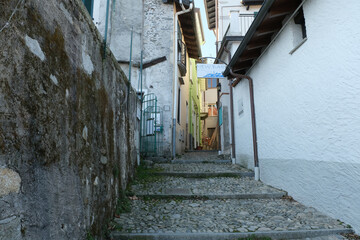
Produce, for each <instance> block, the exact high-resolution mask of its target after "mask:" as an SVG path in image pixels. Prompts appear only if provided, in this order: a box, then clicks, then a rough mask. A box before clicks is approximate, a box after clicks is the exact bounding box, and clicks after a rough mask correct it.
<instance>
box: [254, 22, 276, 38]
mask: <svg viewBox="0 0 360 240" xmlns="http://www.w3.org/2000/svg"><path fill="white" fill-rule="evenodd" d="M280 28H281V23H278V24H275V26H274V25H265V26H260V28H259V29H258V30H256V32H255V33H254V37H259V36H264V35H267V34H272V33H274V32H277V31H279V30H280Z"/></svg>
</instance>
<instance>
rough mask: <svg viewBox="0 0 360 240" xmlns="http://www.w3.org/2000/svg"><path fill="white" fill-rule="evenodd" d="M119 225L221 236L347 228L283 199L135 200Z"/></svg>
mask: <svg viewBox="0 0 360 240" xmlns="http://www.w3.org/2000/svg"><path fill="white" fill-rule="evenodd" d="M116 222H117V223H118V224H119V225H120V226H121V228H122V231H124V232H128V233H155V232H157V233H201V232H204V233H205V232H207V233H222V232H256V231H284V230H312V229H335V228H336V229H338V228H345V226H343V225H342V224H341V222H339V221H337V220H334V219H332V218H329V217H327V216H325V215H323V214H321V213H320V212H318V211H316V210H315V209H313V208H308V207H305V206H303V205H301V204H300V203H297V202H290V201H288V200H282V199H271V200H266V199H258V200H149V201H143V200H134V201H132V211H131V213H127V214H122V215H121V216H120V218H118V219H116Z"/></svg>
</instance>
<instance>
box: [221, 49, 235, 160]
mask: <svg viewBox="0 0 360 240" xmlns="http://www.w3.org/2000/svg"><path fill="white" fill-rule="evenodd" d="M224 50H225V52H227V53H228V61H229V62H230V61H231V52H230V50H229V49H227V48H226V47H225V46H224ZM229 86H230V119H231V125H230V126H231V160H232V162H233V163H235V160H236V153H235V127H234V97H233V88H232V86H231V82H230V83H229Z"/></svg>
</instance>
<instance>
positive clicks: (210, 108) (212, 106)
mask: <svg viewBox="0 0 360 240" xmlns="http://www.w3.org/2000/svg"><path fill="white" fill-rule="evenodd" d="M217 115H218V110H217V108H216V104H209V105H208V116H209V117H216V116H217Z"/></svg>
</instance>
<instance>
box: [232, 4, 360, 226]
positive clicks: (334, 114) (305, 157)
mask: <svg viewBox="0 0 360 240" xmlns="http://www.w3.org/2000/svg"><path fill="white" fill-rule="evenodd" d="M348 4H350V6H353V7H352V8H339V7H338V6H337V5H334V4H332V2H331V1H307V2H306V3H305V5H304V16H305V21H306V29H307V36H308V39H307V41H306V42H305V43H304V44H303V45H302V46H301V47H300V48H299V49H297V50H296V51H295V52H294V53H293V54H289V52H290V51H291V50H293V49H294V47H295V46H294V42H295V41H294V40H295V39H294V33H295V31H296V26H295V24H293V22H292V23H291V24H290V25H288V26H287V27H286V28H285V30H284V32H282V34H281V35H280V37H279V38H277V39H276V41H275V42H274V44H273V45H272V46H271V48H270V49H269V50H268V51H267V52H266V53H265V54H264V55H263V57H262V58H261V59H260V61H259V62H258V63H257V64H256V65H255V67H254V68H253V69H252V70H251V71H250V73H249V74H250V76H251V77H253V79H254V89H255V92H254V95H255V108H256V118H257V129H258V148H259V161H260V170H261V180H262V181H264V182H265V183H268V184H271V185H273V186H275V187H278V188H282V189H284V190H286V191H288V192H289V194H290V195H292V196H293V197H294V198H295V199H296V200H298V201H300V202H302V203H304V204H306V205H311V206H314V207H316V208H317V209H318V210H320V211H323V212H324V213H326V214H329V215H331V216H332V217H334V218H338V219H341V220H342V221H345V222H346V223H348V224H350V225H352V226H353V227H354V229H355V230H356V231H357V232H358V233H359V232H360V224H359V223H360V208H358V207H357V203H358V202H359V199H360V185H359V184H357V183H358V182H360V174H359V172H360V159H359V156H360V148H359V142H360V134H359V133H360V121H359V119H360V109H359V103H360V82H359V77H360V72H359V68H358V66H359V65H360V59H359V56H360V48H359V43H358V37H359V36H360V30H359V28H355V27H354V26H356V25H357V23H358V22H359V21H360V16H359V14H357V13H358V10H359V3H358V1H355V0H352V1H349V2H348ZM335 13H336V14H335ZM235 96H236V99H237V100H236V101H235V109H238V110H239V109H240V106H239V105H241V104H243V105H244V109H243V113H242V114H240V115H239V113H237V114H235V116H236V119H235V124H236V127H235V128H236V146H237V148H236V151H237V159H236V160H237V162H238V163H240V164H243V165H246V166H247V167H249V168H252V167H253V160H252V155H253V152H252V144H251V142H252V140H251V122H250V107H249V94H248V83H247V81H243V82H241V83H240V84H239V85H238V86H237V87H236V88H235ZM238 110H237V111H238Z"/></svg>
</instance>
